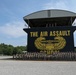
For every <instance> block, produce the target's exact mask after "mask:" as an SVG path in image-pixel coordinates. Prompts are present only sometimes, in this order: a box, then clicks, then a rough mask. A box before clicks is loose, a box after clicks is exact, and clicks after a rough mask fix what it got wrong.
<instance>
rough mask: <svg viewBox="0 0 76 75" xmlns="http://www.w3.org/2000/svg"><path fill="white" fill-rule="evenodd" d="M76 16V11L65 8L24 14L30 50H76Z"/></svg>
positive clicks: (50, 51)
mask: <svg viewBox="0 0 76 75" xmlns="http://www.w3.org/2000/svg"><path fill="white" fill-rule="evenodd" d="M75 18H76V13H74V12H70V11H65V10H42V11H38V12H34V13H31V14H29V15H27V16H24V17H23V19H24V21H25V22H26V23H27V24H28V28H24V29H23V30H24V31H25V32H26V33H27V36H28V37H27V50H28V52H46V53H47V54H51V53H53V52H74V36H73V32H74V31H75V30H76V27H75V26H72V24H73V22H74V20H75Z"/></svg>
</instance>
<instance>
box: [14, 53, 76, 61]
mask: <svg viewBox="0 0 76 75" xmlns="http://www.w3.org/2000/svg"><path fill="white" fill-rule="evenodd" d="M13 59H16V60H34V61H46V60H47V61H50V60H51V61H76V52H58V53H52V54H46V53H37V52H33V53H29V52H27V53H24V54H16V55H14V56H13Z"/></svg>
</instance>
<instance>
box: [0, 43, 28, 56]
mask: <svg viewBox="0 0 76 75" xmlns="http://www.w3.org/2000/svg"><path fill="white" fill-rule="evenodd" d="M23 51H27V46H17V47H14V46H13V45H7V44H4V43H1V44H0V55H15V54H20V53H22V52H23Z"/></svg>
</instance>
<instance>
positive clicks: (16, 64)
mask: <svg viewBox="0 0 76 75" xmlns="http://www.w3.org/2000/svg"><path fill="white" fill-rule="evenodd" d="M0 59H1V57H0ZM0 75H76V62H75V61H73V62H72V61H71V62H69V61H68V62H67V61H20V60H0Z"/></svg>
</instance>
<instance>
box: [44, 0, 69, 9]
mask: <svg viewBox="0 0 76 75" xmlns="http://www.w3.org/2000/svg"><path fill="white" fill-rule="evenodd" d="M43 8H44V9H64V10H68V9H69V8H68V6H67V2H66V1H64V0H59V1H56V2H49V3H46V4H44V6H43Z"/></svg>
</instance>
